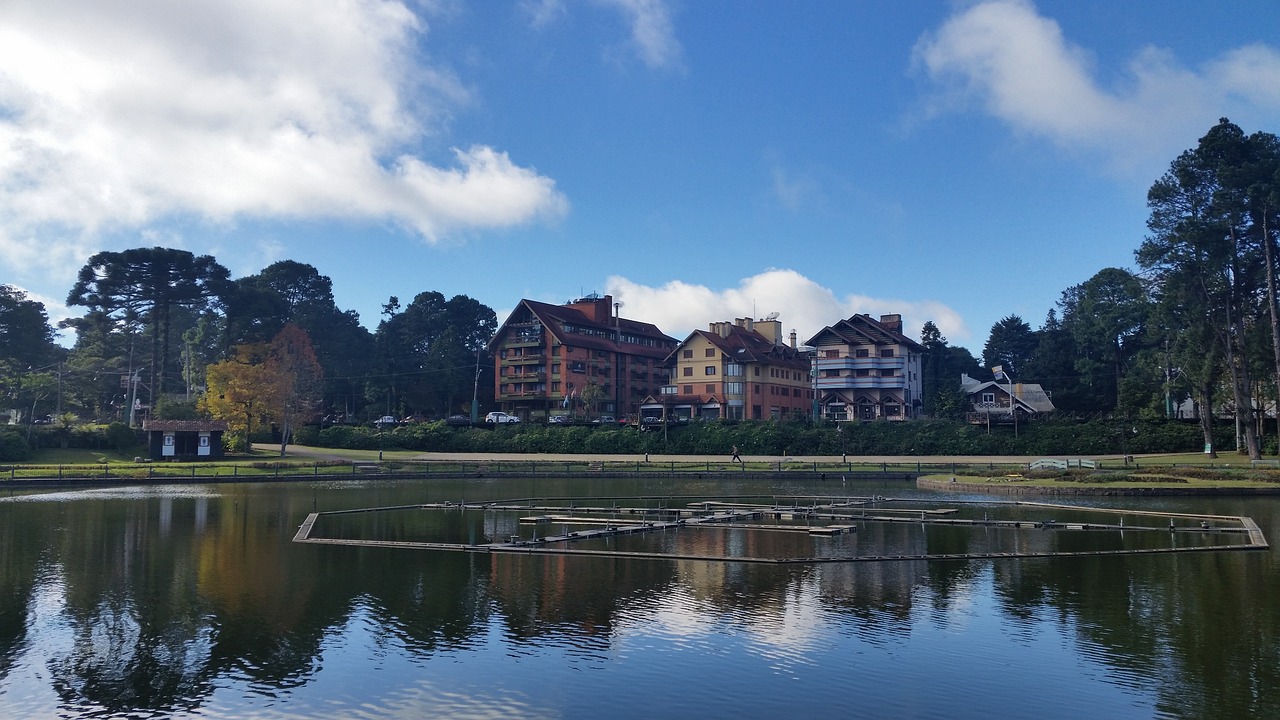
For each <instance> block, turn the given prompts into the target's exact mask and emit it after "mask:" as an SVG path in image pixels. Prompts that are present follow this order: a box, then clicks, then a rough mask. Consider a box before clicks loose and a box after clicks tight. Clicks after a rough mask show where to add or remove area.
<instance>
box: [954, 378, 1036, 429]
mask: <svg viewBox="0 0 1280 720" xmlns="http://www.w3.org/2000/svg"><path fill="white" fill-rule="evenodd" d="M960 391H961V392H963V393H964V394H965V396H966V397H968V398H969V405H970V407H971V408H972V409H971V410H970V412H969V416H968V417H969V422H971V423H974V424H983V423H985V424H987V425H990V424H992V423H993V422H994V423H1003V422H1012V421H1013V420H1014V417H1013V408H1015V407H1016V408H1017V411H1018V412H1019V413H1021V414H1022V415H1035V414H1041V413H1051V412H1053V411H1054V410H1055V409H1056V408H1055V407H1054V406H1053V400H1052V399H1050V397H1049V393H1047V392H1045V390H1044V388H1042V387H1040V385H1039V384H1038V383H1021V382H1020V383H1015V382H1012V381H1006V382H997V381H995V380H975V379H973V378H971V377H969V376H968V375H967V374H964V373H961V374H960ZM1011 398H1012V401H1011Z"/></svg>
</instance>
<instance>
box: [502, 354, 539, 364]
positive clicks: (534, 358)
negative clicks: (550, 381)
mask: <svg viewBox="0 0 1280 720" xmlns="http://www.w3.org/2000/svg"><path fill="white" fill-rule="evenodd" d="M546 360H547V356H546V355H544V354H542V353H524V354H523V355H507V356H506V357H504V358H502V361H501V362H502V364H503V365H529V364H532V363H542V362H546Z"/></svg>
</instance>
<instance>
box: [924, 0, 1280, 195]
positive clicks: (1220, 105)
mask: <svg viewBox="0 0 1280 720" xmlns="http://www.w3.org/2000/svg"><path fill="white" fill-rule="evenodd" d="M914 54H915V61H916V63H917V65H918V66H919V67H921V68H923V70H924V72H925V73H926V74H927V76H928V77H929V78H930V79H931V80H933V81H935V82H936V83H937V84H938V88H939V89H940V90H941V94H940V95H939V96H937V97H935V98H933V100H934V101H935V102H936V103H938V107H935V108H934V110H935V111H941V109H942V108H943V107H946V106H947V105H949V104H952V103H957V102H958V103H965V102H970V101H976V102H978V103H979V104H981V106H982V107H983V109H984V110H985V111H986V112H987V113H988V114H990V115H991V116H993V117H995V118H998V119H1000V120H1001V121H1003V122H1005V123H1007V124H1008V125H1009V126H1010V127H1012V128H1014V129H1015V130H1017V131H1019V132H1023V133H1027V134H1030V135H1035V136H1040V137H1044V138H1047V139H1049V140H1051V141H1053V142H1055V143H1057V144H1059V145H1060V146H1063V147H1068V148H1073V149H1083V150H1088V151H1096V152H1101V153H1103V154H1104V155H1105V156H1107V157H1108V158H1109V160H1110V162H1111V163H1112V164H1113V166H1114V167H1115V168H1117V169H1130V168H1138V169H1140V170H1141V171H1142V172H1144V173H1146V172H1150V168H1151V167H1152V165H1153V164H1154V165H1155V166H1156V167H1157V170H1158V169H1159V168H1160V166H1162V165H1163V164H1164V163H1166V162H1167V159H1168V158H1169V157H1170V156H1172V155H1175V154H1176V153H1178V152H1180V151H1181V150H1182V149H1184V148H1185V147H1186V145H1187V139H1188V138H1195V137H1199V135H1201V134H1203V132H1204V131H1205V130H1207V129H1208V127H1210V126H1211V125H1212V124H1213V123H1214V122H1216V121H1217V119H1218V117H1219V116H1220V115H1227V116H1229V117H1233V118H1234V117H1235V116H1236V114H1243V115H1248V114H1249V113H1251V112H1255V111H1257V110H1259V109H1265V110H1269V111H1274V110H1276V109H1278V108H1280V89H1278V88H1280V54H1277V53H1276V51H1275V50H1274V49H1271V48H1268V47H1265V46H1250V47H1247V48H1241V49H1237V50H1233V51H1230V52H1227V53H1225V54H1223V55H1222V56H1221V57H1220V58H1218V59H1217V60H1215V61H1213V62H1210V63H1208V64H1206V66H1205V67H1204V68H1202V69H1200V70H1195V69H1190V68H1185V67H1183V66H1181V65H1180V64H1179V63H1178V62H1177V60H1176V59H1175V58H1174V57H1173V56H1172V54H1171V53H1170V52H1168V51H1166V50H1161V49H1158V48H1146V49H1144V50H1143V51H1142V52H1140V53H1138V54H1137V55H1136V56H1135V57H1134V58H1133V59H1132V60H1131V61H1130V63H1129V64H1128V66H1127V67H1126V68H1123V73H1122V75H1123V77H1124V82H1123V83H1120V84H1117V86H1116V87H1113V88H1108V87H1104V86H1103V85H1102V84H1100V83H1099V81H1098V80H1097V78H1096V74H1097V73H1096V69H1095V64H1096V63H1095V59H1094V58H1093V56H1092V55H1091V53H1089V52H1088V51H1087V50H1086V49H1084V48H1082V47H1080V46H1078V45H1075V44H1073V43H1071V42H1070V41H1069V40H1068V39H1067V38H1065V37H1063V34H1062V30H1061V28H1060V26H1059V25H1058V24H1057V23H1056V22H1055V21H1053V20H1052V19H1050V18H1047V17H1044V16H1042V15H1040V14H1039V13H1038V12H1037V10H1036V7H1035V6H1034V5H1033V4H1032V3H1031V2H1029V1H1028V0H988V1H987V2H980V3H978V4H976V5H972V6H969V7H967V8H966V9H964V10H962V11H961V12H959V13H957V14H956V15H954V16H952V17H951V18H950V19H948V20H947V21H946V22H945V23H944V24H943V25H942V27H940V28H939V29H938V30H937V31H936V32H933V33H929V34H926V35H925V36H923V37H921V39H920V40H919V41H918V42H917V44H916V47H915V50H914Z"/></svg>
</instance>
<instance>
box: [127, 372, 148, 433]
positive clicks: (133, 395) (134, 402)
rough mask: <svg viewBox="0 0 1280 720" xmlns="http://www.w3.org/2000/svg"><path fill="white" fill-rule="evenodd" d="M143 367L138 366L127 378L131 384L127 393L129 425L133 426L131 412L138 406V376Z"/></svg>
mask: <svg viewBox="0 0 1280 720" xmlns="http://www.w3.org/2000/svg"><path fill="white" fill-rule="evenodd" d="M145 369H146V368H138V369H137V370H135V371H133V377H132V378H130V380H129V383H130V385H132V387H131V388H130V393H129V427H133V412H134V410H135V409H136V408H137V406H138V377H139V376H140V375H141V374H142V371H143V370H145Z"/></svg>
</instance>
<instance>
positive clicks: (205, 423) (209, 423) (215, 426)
mask: <svg viewBox="0 0 1280 720" xmlns="http://www.w3.org/2000/svg"><path fill="white" fill-rule="evenodd" d="M142 429H143V430H145V431H151V430H160V431H164V430H171V431H174V432H202V431H207V432H214V431H222V432H226V430H227V421H226V420H146V421H144V422H143V423H142Z"/></svg>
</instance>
